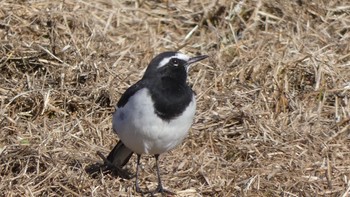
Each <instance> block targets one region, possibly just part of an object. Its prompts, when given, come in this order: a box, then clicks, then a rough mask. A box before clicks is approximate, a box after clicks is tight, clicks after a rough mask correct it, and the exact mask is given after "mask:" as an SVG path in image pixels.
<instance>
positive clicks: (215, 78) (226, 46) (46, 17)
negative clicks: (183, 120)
mask: <svg viewBox="0 0 350 197" xmlns="http://www.w3.org/2000/svg"><path fill="white" fill-rule="evenodd" d="M0 18H1V20H0V37H1V40H0V43H1V45H0V53H1V57H0V58H1V59H0V82H1V83H0V84H1V85H0V131H1V132H0V156H1V157H0V179H1V183H0V191H2V192H1V193H2V194H0V196H130V195H136V194H135V192H134V185H133V183H134V180H133V179H131V180H125V179H121V178H119V177H114V176H112V175H110V174H100V175H99V176H97V177H91V176H89V174H87V173H86V172H85V170H84V169H85V167H87V166H88V165H90V164H92V163H95V162H99V161H100V158H99V157H98V156H97V155H96V151H101V152H103V153H105V154H107V153H108V152H109V151H110V150H111V148H112V147H113V146H114V145H115V143H116V140H117V136H116V135H115V134H113V132H112V131H111V113H112V112H113V111H114V107H113V106H114V105H115V103H116V102H117V100H118V99H119V97H120V95H121V93H122V92H123V91H124V90H125V89H126V88H127V87H128V86H129V85H130V84H132V83H134V82H135V81H137V80H138V79H139V78H140V77H141V76H142V70H143V69H144V68H145V67H146V66H147V64H148V62H149V61H150V59H151V58H152V57H153V56H155V54H158V53H160V52H162V51H166V50H181V51H182V52H185V53H187V54H197V53H201V54H208V55H210V60H209V61H204V62H203V63H201V64H198V65H196V66H195V67H193V68H192V70H191V76H190V79H189V82H190V83H191V84H193V88H194V89H195V91H196V92H197V99H198V110H197V116H196V120H195V124H194V125H193V128H192V130H191V132H190V135H189V137H188V138H187V139H186V140H185V141H184V143H183V144H182V146H180V147H178V148H177V149H175V150H173V151H172V152H170V153H167V154H164V155H162V157H161V164H162V165H161V171H162V177H163V180H164V185H165V186H166V187H167V188H170V189H172V190H173V191H175V192H177V194H178V196H343V197H345V196H349V195H350V194H349V190H350V181H349V176H350V126H349V125H350V124H349V120H350V100H349V99H350V97H349V96H350V93H349V91H350V90H349V89H350V45H349V43H350V4H349V3H348V2H346V1H341V0H338V1H336V0H331V1H325V0H316V1H304V0H297V1H290V2H289V1H274V0H258V1H231V0H219V1H209V0H205V1H199V0H192V1H187V0H186V1H184V0H181V1H170V0H169V1H161V0H154V1H135V0H123V1H111V0H97V1H92V0H87V1H73V0H66V1H58V0H54V1H2V2H1V3H0ZM132 161H135V158H132ZM142 162H143V166H144V169H143V171H142V173H141V177H142V179H141V181H142V182H141V183H142V187H143V188H155V186H156V177H155V169H154V168H153V166H154V160H153V159H151V158H150V157H147V156H145V157H143V160H142ZM127 167H128V168H129V169H130V171H132V172H133V171H134V169H135V162H130V163H129V164H128V166H127Z"/></svg>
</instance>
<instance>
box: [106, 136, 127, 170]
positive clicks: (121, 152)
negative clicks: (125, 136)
mask: <svg viewBox="0 0 350 197" xmlns="http://www.w3.org/2000/svg"><path fill="white" fill-rule="evenodd" d="M132 154H133V152H132V150H130V149H129V148H128V147H126V146H125V145H124V144H123V142H122V141H121V140H119V142H118V143H117V145H115V147H114V148H113V149H112V151H111V152H110V153H109V154H108V156H107V160H108V161H109V162H111V163H112V164H113V166H117V167H123V166H125V164H126V163H128V161H129V159H130V157H131V156H132Z"/></svg>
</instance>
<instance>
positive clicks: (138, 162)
mask: <svg viewBox="0 0 350 197" xmlns="http://www.w3.org/2000/svg"><path fill="white" fill-rule="evenodd" d="M140 159H141V155H140V154H137V165H136V180H135V189H136V192H138V193H142V191H141V189H140V185H139V180H138V179H139V168H140V167H139V166H140Z"/></svg>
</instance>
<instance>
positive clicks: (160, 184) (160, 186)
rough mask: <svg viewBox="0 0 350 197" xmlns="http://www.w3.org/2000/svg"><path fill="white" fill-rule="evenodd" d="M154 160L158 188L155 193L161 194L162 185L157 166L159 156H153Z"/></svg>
mask: <svg viewBox="0 0 350 197" xmlns="http://www.w3.org/2000/svg"><path fill="white" fill-rule="evenodd" d="M154 158H156V167H157V176H158V186H157V188H156V192H160V193H163V185H162V180H161V179H160V172H159V165H158V158H159V154H156V155H154Z"/></svg>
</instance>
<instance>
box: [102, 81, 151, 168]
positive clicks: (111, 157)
mask: <svg viewBox="0 0 350 197" xmlns="http://www.w3.org/2000/svg"><path fill="white" fill-rule="evenodd" d="M144 87H145V83H144V82H143V81H138V82H137V83H135V84H134V85H132V86H130V87H129V88H128V89H127V90H126V91H125V92H124V94H123V95H122V96H121V97H120V99H119V101H118V103H117V107H118V108H120V107H123V106H124V105H125V104H126V103H127V102H128V100H129V98H130V97H131V96H132V95H134V94H135V93H136V92H137V91H138V90H140V89H142V88H144ZM132 154H133V151H132V150H130V149H129V148H127V147H126V146H125V145H124V144H123V142H122V141H121V140H119V142H118V143H117V145H115V147H114V148H113V150H111V152H110V153H109V154H108V156H107V160H108V161H109V162H111V163H112V164H113V165H114V166H116V167H122V166H124V165H125V164H126V163H127V162H128V161H129V159H130V157H131V156H132Z"/></svg>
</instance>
